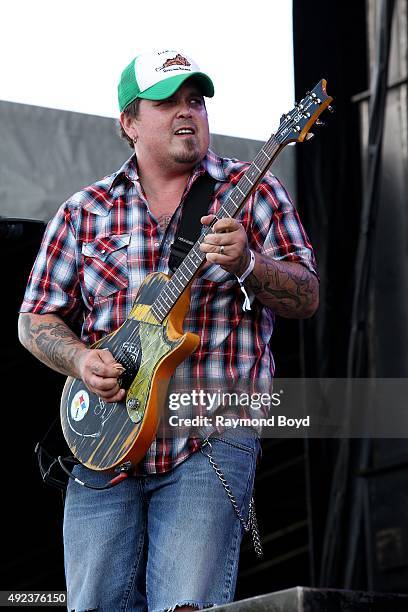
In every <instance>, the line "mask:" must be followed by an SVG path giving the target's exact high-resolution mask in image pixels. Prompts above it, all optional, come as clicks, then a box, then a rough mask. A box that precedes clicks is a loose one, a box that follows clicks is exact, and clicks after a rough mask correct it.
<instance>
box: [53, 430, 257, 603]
mask: <svg viewBox="0 0 408 612" xmlns="http://www.w3.org/2000/svg"><path fill="white" fill-rule="evenodd" d="M211 444H212V456H213V458H214V460H215V462H216V463H217V464H218V466H219V467H220V469H221V470H222V472H223V473H224V475H225V477H226V479H227V482H228V484H229V485H230V487H231V490H232V493H233V494H234V495H235V498H236V501H237V504H238V507H239V509H240V511H241V512H242V515H243V517H244V518H245V519H247V517H248V511H249V502H250V499H251V496H252V489H253V482H254V475H255V467H256V458H257V454H258V450H259V440H258V439H257V438H247V437H244V438H243V437H237V435H236V434H234V433H233V432H225V433H224V434H222V435H220V436H217V437H216V438H211ZM74 474H75V475H76V476H77V477H78V478H79V479H81V480H84V481H85V482H89V483H90V484H97V485H101V484H105V483H106V482H107V481H108V480H110V478H111V476H110V475H107V474H104V473H100V472H94V471H90V470H88V469H87V468H85V467H83V466H79V465H78V466H75V468H74ZM242 534H243V528H242V525H241V523H240V521H239V519H238V518H237V515H236V513H235V511H234V509H233V507H232V504H231V501H230V499H229V498H228V496H227V494H226V492H225V490H224V488H223V486H222V484H221V482H220V480H219V478H218V476H217V474H216V473H215V471H214V469H213V468H212V467H211V465H210V463H209V459H208V457H206V456H205V455H204V454H203V453H202V452H200V451H198V452H196V453H194V454H193V455H191V456H190V457H188V459H186V460H185V461H184V462H183V463H181V464H180V465H179V466H177V467H176V468H175V469H174V470H172V471H171V472H167V473H165V474H159V475H156V474H155V475H148V476H136V477H132V478H129V479H127V480H125V481H124V482H122V483H121V484H119V485H118V486H116V487H114V488H112V489H109V490H107V491H93V490H92V489H86V488H84V487H82V486H80V485H78V484H77V483H75V482H73V481H70V483H69V486H68V491H67V497H66V503H65V517H64V547H65V572H66V580H67V590H68V610H69V611H72V610H75V612H83V611H84V610H99V611H106V612H119V611H125V610H126V611H128V612H130V611H132V612H136V611H137V612H139V611H140V612H141V611H144V612H145V611H146V610H148V611H149V612H159V611H167V610H171V611H172V610H174V608H175V607H176V606H181V605H188V604H190V605H191V606H192V607H195V608H197V609H202V608H204V607H211V606H212V605H216V604H221V603H228V602H230V601H232V600H233V597H234V592H235V585H236V577H237V571H238V559H239V549H240V544H241V538H242Z"/></svg>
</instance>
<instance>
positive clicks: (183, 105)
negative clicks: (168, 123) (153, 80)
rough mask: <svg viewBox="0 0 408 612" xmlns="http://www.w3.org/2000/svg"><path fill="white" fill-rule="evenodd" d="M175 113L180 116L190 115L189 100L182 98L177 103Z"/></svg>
mask: <svg viewBox="0 0 408 612" xmlns="http://www.w3.org/2000/svg"><path fill="white" fill-rule="evenodd" d="M177 114H178V115H179V116H180V117H191V100H182V101H181V102H180V104H179V108H178V111H177Z"/></svg>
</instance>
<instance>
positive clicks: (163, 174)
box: [137, 158, 194, 200]
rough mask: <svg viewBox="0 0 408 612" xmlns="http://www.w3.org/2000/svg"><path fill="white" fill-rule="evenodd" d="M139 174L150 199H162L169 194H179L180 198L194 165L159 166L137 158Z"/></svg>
mask: <svg viewBox="0 0 408 612" xmlns="http://www.w3.org/2000/svg"><path fill="white" fill-rule="evenodd" d="M137 166H138V174H139V179H140V182H141V184H142V186H143V189H144V192H145V194H146V196H147V198H148V199H149V197H150V198H152V199H154V200H157V199H161V198H163V197H166V194H167V195H169V196H170V195H173V196H174V195H175V194H179V198H181V195H182V194H183V192H184V189H185V187H186V185H187V181H188V179H189V177H190V175H191V172H192V170H193V167H194V166H191V167H190V166H187V167H185V166H183V165H181V164H180V167H178V166H175V167H174V168H169V167H167V168H166V167H163V166H161V167H158V166H155V167H154V166H153V165H152V164H151V163H147V164H145V163H143V160H141V159H139V158H138V159H137Z"/></svg>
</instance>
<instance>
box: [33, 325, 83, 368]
mask: <svg viewBox="0 0 408 612" xmlns="http://www.w3.org/2000/svg"><path fill="white" fill-rule="evenodd" d="M21 325H22V336H23V337H24V339H25V341H26V346H27V348H28V349H29V350H30V351H31V352H32V353H33V354H34V355H36V356H37V357H39V358H40V359H41V361H43V362H44V363H46V364H47V365H49V366H51V367H53V368H55V369H57V370H58V371H60V372H62V373H64V374H65V373H70V372H71V371H72V369H73V367H74V363H75V357H76V355H77V353H78V351H79V350H81V348H82V344H81V342H80V340H79V339H78V338H77V337H76V335H75V334H74V333H73V332H72V331H71V330H70V329H69V328H68V327H67V326H66V325H65V324H64V323H58V322H55V323H54V322H46V323H40V324H38V325H36V324H34V323H33V322H32V321H31V320H30V316H29V315H23V317H22V321H21Z"/></svg>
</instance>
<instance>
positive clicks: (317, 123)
mask: <svg viewBox="0 0 408 612" xmlns="http://www.w3.org/2000/svg"><path fill="white" fill-rule="evenodd" d="M316 125H320V127H324V126H325V125H326V124H325V122H324V121H322V120H321V119H316Z"/></svg>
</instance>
